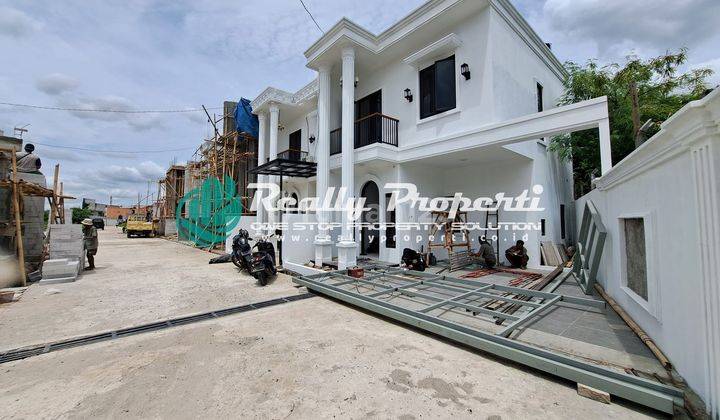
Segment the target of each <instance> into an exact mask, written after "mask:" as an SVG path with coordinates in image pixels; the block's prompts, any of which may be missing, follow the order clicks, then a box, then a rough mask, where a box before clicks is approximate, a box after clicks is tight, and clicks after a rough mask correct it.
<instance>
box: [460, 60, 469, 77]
mask: <svg viewBox="0 0 720 420" xmlns="http://www.w3.org/2000/svg"><path fill="white" fill-rule="evenodd" d="M460 74H462V75H463V76H465V80H470V66H468V64H467V63H462V65H461V66H460Z"/></svg>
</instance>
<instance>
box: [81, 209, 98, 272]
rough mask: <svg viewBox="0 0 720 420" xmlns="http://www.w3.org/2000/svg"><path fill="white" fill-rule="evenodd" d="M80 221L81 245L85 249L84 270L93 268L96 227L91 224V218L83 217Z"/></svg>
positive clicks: (95, 249) (95, 248)
mask: <svg viewBox="0 0 720 420" xmlns="http://www.w3.org/2000/svg"><path fill="white" fill-rule="evenodd" d="M80 223H81V224H82V225H83V245H84V247H85V250H86V251H87V261H88V266H87V267H86V268H85V270H94V269H95V254H97V249H98V236H97V229H95V226H93V222H92V219H85V220H83V221H82V222H80Z"/></svg>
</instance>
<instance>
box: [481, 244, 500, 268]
mask: <svg viewBox="0 0 720 420" xmlns="http://www.w3.org/2000/svg"><path fill="white" fill-rule="evenodd" d="M477 257H478V258H479V259H480V264H482V265H484V266H485V268H493V267H495V264H497V258H496V257H495V251H494V250H493V247H492V245H490V242H488V241H487V240H486V239H485V238H483V237H481V238H480V250H479V251H478V253H477Z"/></svg>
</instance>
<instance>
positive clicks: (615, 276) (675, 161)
mask: <svg viewBox="0 0 720 420" xmlns="http://www.w3.org/2000/svg"><path fill="white" fill-rule="evenodd" d="M718 121H720V92H718V91H716V92H713V93H712V94H711V95H709V96H708V97H706V98H705V99H704V100H702V101H696V102H694V103H692V104H688V106H686V107H685V108H684V109H683V110H681V111H679V112H678V113H677V114H675V116H673V117H671V119H669V120H668V121H666V122H665V123H664V124H663V126H662V127H663V128H662V130H661V131H660V133H658V134H657V135H656V136H654V137H653V138H652V139H650V140H648V141H647V142H646V143H645V144H643V145H642V146H641V147H640V148H639V149H637V150H636V151H635V152H633V153H632V154H631V155H629V156H628V157H626V158H625V159H624V160H623V161H622V162H620V163H618V164H617V165H616V166H615V167H614V168H613V169H612V170H611V171H610V172H609V173H608V174H606V175H605V176H603V177H602V178H600V179H599V180H597V185H598V188H597V189H595V190H593V191H592V192H591V193H589V194H587V195H585V196H584V197H582V198H581V199H580V200H578V201H577V202H576V211H577V220H578V228H579V223H580V220H581V217H582V211H583V207H584V205H585V202H586V201H587V200H588V199H589V200H592V202H593V203H594V204H595V206H596V207H597V209H598V212H599V213H600V215H601V218H602V221H603V223H604V225H605V227H606V229H607V232H608V233H607V238H606V241H605V246H604V249H603V254H602V259H601V261H600V268H599V271H598V275H597V277H598V282H599V283H600V284H602V286H603V287H604V288H605V290H606V291H607V292H608V294H609V295H610V296H612V297H613V298H614V299H615V300H616V301H617V302H618V303H619V304H620V305H621V306H622V307H623V309H625V311H627V313H628V314H629V315H630V316H631V317H632V318H633V319H634V320H635V321H636V322H637V323H638V324H639V325H640V326H641V327H642V328H643V329H644V330H645V331H646V332H647V333H648V335H649V336H650V337H652V339H653V340H654V341H655V342H656V343H657V345H658V346H659V347H660V348H661V349H662V350H663V352H664V353H665V354H666V355H667V356H668V358H669V359H670V361H671V362H672V363H673V365H674V366H675V368H676V369H677V370H678V372H679V373H680V374H681V375H682V376H683V377H684V378H685V379H686V380H687V381H688V383H689V384H690V386H691V387H692V388H693V389H694V390H695V391H696V392H698V394H699V395H700V396H701V397H702V398H703V399H704V400H705V401H706V402H707V403H708V405H709V406H710V407H711V408H712V409H713V410H715V411H714V413H715V416H718V415H720V413H719V411H718V404H719V403H720V388H718V386H719V385H720V383H719V382H718V381H719V379H720V372H719V371H718V369H720V337H719V334H720V309H719V308H720V287H719V286H718V278H719V277H718V269H720V249H718V247H719V246H720V240H719V239H718V234H719V233H720V223H719V222H718V208H719V207H720V200H719V199H718V197H720V179H718V178H719V173H718V170H720V150H719V149H720V128H719V127H718ZM624 217H643V218H644V219H645V242H646V253H647V257H646V258H647V261H646V264H647V279H648V301H644V300H643V299H642V298H640V297H638V296H637V295H635V294H634V293H633V292H632V291H630V290H629V289H627V288H626V287H625V284H624V283H625V281H624V280H623V278H624V275H625V274H624V268H623V266H622V264H623V263H622V261H623V244H622V236H621V232H620V229H621V224H620V218H624Z"/></svg>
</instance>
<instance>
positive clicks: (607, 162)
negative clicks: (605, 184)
mask: <svg viewBox="0 0 720 420" xmlns="http://www.w3.org/2000/svg"><path fill="white" fill-rule="evenodd" d="M598 130H599V131H600V175H605V174H606V173H607V171H609V170H610V169H612V147H611V145H610V120H609V119H608V118H605V119H604V120H602V121H600V124H599V125H598Z"/></svg>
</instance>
